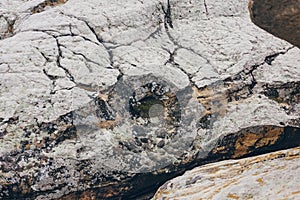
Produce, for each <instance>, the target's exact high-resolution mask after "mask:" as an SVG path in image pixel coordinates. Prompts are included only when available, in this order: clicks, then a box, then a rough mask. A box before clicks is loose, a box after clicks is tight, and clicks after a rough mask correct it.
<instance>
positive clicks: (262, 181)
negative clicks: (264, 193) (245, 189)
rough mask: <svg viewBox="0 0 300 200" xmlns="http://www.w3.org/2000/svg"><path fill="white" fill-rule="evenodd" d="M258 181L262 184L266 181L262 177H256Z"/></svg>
mask: <svg viewBox="0 0 300 200" xmlns="http://www.w3.org/2000/svg"><path fill="white" fill-rule="evenodd" d="M256 181H257V182H259V184H260V185H263V184H264V183H265V182H264V180H263V179H262V178H258V179H256Z"/></svg>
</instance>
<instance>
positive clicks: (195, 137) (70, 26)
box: [0, 0, 300, 199]
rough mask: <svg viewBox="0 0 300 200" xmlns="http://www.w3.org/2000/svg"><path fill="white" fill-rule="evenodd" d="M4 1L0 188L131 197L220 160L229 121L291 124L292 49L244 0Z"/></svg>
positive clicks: (294, 105) (294, 98)
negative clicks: (255, 18) (252, 15)
mask: <svg viewBox="0 0 300 200" xmlns="http://www.w3.org/2000/svg"><path fill="white" fill-rule="evenodd" d="M55 2H56V3H55ZM0 9H1V10H0V12H1V13H0V16H12V19H13V20H15V22H14V26H13V29H12V33H11V34H9V35H6V36H5V37H3V38H1V40H0V55H1V56H0V73H1V76H0V85H1V87H0V94H1V96H0V119H1V120H0V145H1V146H0V157H1V168H0V183H1V184H0V185H1V188H0V197H1V198H10V199H11V198H12V199H13V198H20V197H22V198H23V197H26V198H35V199H54V198H83V197H84V196H85V195H88V196H89V197H90V198H92V196H96V197H97V198H99V199H103V198H109V197H111V198H114V197H116V196H119V197H120V196H124V198H125V197H126V195H129V196H130V195H131V194H134V193H136V194H137V195H138V192H137V191H138V190H143V189H145V190H146V189H147V190H149V188H152V187H154V185H156V180H154V178H153V177H158V180H159V181H160V182H161V181H164V180H166V177H168V176H169V175H171V174H172V173H173V175H174V173H175V174H178V173H181V172H182V170H185V168H184V167H185V166H186V165H189V166H193V163H195V162H196V163H197V162H198V161H199V162H200V161H202V160H201V159H206V162H209V161H210V160H214V159H212V157H213V156H212V155H211V152H213V151H214V148H215V147H216V146H217V145H219V143H220V141H222V138H224V137H225V138H226V136H230V134H232V133H237V134H238V133H240V132H243V130H244V129H247V128H249V127H250V128H251V127H258V128H257V129H255V130H258V131H257V135H258V137H257V138H261V137H262V138H263V137H264V136H265V134H263V133H260V132H259V131H260V130H265V129H264V128H265V126H269V125H273V126H275V127H281V128H282V127H292V130H293V131H294V132H297V131H299V130H298V128H299V126H300V124H299V114H298V113H299V108H300V106H299V95H298V94H299V92H298V91H299V90H298V89H299V88H298V85H299V84H298V82H299V78H300V77H299V73H298V71H299V70H297V69H298V68H299V62H298V60H297V58H298V57H297V55H298V54H299V49H297V48H295V47H292V46H291V45H290V44H288V43H287V42H285V41H282V40H280V39H278V38H275V37H274V36H272V35H270V34H268V33H266V32H264V31H262V30H260V29H259V28H257V27H256V26H255V25H253V24H252V23H251V21H250V19H249V17H248V11H247V2H246V1H237V0H232V1H229V2H228V3H226V5H225V4H224V3H223V2H222V1H204V2H199V1H171V2H169V4H168V3H167V2H159V1H135V0H130V1H126V2H122V3H120V2H119V1H101V2H100V1H95V0H87V1H84V2H83V1H79V0H69V1H36V0H34V1H26V2H24V1H13V2H11V1H1V2H0ZM2 13H4V14H2ZM0 19H3V17H2V18H1V17H0ZM5 19H8V18H5ZM5 21H7V20H5ZM5 21H4V20H2V21H1V22H0V23H1V24H5ZM0 26H1V27H5V25H4V26H3V25H0ZM3 30H4V32H5V29H3V28H0V33H1V34H2V33H3ZM286 60H288V61H286ZM270 66H271V67H272V70H271V69H270ZM274 90H276V92H274ZM270 91H271V92H270ZM272 91H273V92H272ZM274 94H275V95H274ZM286 94H288V95H289V98H286V97H285V96H286ZM272 130H273V129H272ZM276 130H277V129H276ZM293 131H290V132H284V130H281V129H280V131H277V132H276V133H277V134H276V137H275V136H274V138H275V139H274V141H277V140H278V138H280V135H285V136H286V137H288V136H287V135H289V134H290V135H293V133H294V132H293ZM293 137H296V136H295V135H293ZM257 138H256V139H257ZM236 139H237V138H235V140H232V141H234V142H236ZM255 141H256V140H255ZM234 144H235V143H234ZM274 144H277V143H276V142H274ZM286 145H287V146H280V145H279V146H278V147H274V148H286V147H289V145H290V146H291V145H295V144H294V143H293V144H290V143H286ZM233 146H234V145H233ZM250 146H251V145H250ZM262 146H268V143H267V142H266V143H264V144H263V145H262ZM264 151H265V150H264ZM266 151H267V150H266ZM248 154H249V152H248V151H242V153H241V154H234V155H239V156H245V155H248ZM230 156H231V157H232V156H233V155H231V154H230ZM230 156H229V157H230ZM218 159H221V157H220V158H218ZM147 178H149V179H151V180H152V181H148V182H147V183H145V185H141V184H139V183H140V182H141V181H142V180H145V179H147ZM144 182H146V181H144ZM141 188H142V189H141ZM129 196H127V197H128V198H129ZM130 197H131V196H130Z"/></svg>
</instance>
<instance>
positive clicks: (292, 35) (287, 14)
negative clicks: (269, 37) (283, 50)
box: [249, 0, 300, 47]
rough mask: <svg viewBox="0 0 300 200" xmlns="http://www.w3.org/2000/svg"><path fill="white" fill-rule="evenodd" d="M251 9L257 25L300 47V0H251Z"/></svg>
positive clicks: (252, 17)
mask: <svg viewBox="0 0 300 200" xmlns="http://www.w3.org/2000/svg"><path fill="white" fill-rule="evenodd" d="M249 10H250V16H251V19H252V21H253V22H254V23H255V24H256V25H257V26H259V27H261V28H262V29H264V30H266V31H268V32H270V33H272V34H273V35H275V36H277V37H279V38H282V39H284V40H286V41H288V42H290V43H291V44H293V45H295V46H298V47H300V1H299V0H293V1H288V0H284V1H276V0H267V1H266V0H250V1H249Z"/></svg>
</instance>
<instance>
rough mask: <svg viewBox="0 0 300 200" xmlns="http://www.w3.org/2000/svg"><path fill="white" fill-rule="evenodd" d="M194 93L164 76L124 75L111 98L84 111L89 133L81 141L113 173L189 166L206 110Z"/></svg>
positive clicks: (84, 132) (83, 133) (189, 88)
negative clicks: (174, 165)
mask: <svg viewBox="0 0 300 200" xmlns="http://www.w3.org/2000/svg"><path fill="white" fill-rule="evenodd" d="M192 94H193V90H192V88H191V86H188V87H185V88H177V87H176V86H175V84H173V83H172V82H171V81H168V80H164V79H163V78H162V77H157V76H153V75H145V76H127V77H126V76H125V77H124V76H123V77H122V78H121V79H120V80H119V81H118V83H117V84H116V85H115V86H114V88H113V89H112V90H111V91H110V92H109V95H108V96H106V97H105V98H103V96H101V95H99V96H98V97H97V98H96V100H95V102H94V104H92V106H90V107H89V109H86V107H85V110H81V111H80V112H82V113H83V115H85V117H84V118H82V117H81V119H80V120H79V121H80V122H84V123H83V124H84V125H81V127H83V128H85V129H88V130H85V129H82V131H81V133H80V134H81V136H80V138H81V141H82V143H84V145H86V146H89V148H90V149H91V150H90V151H92V152H93V153H92V154H91V153H90V152H88V153H87V154H88V155H90V156H91V157H92V158H93V159H95V160H98V161H99V165H102V166H103V165H105V166H107V167H108V168H109V170H117V171H127V172H135V173H138V172H148V171H157V170H159V169H163V168H165V167H166V166H170V165H173V164H174V163H180V162H188V161H189V160H191V159H192V158H193V157H194V156H195V155H196V154H197V149H195V143H194V142H195V140H196V137H197V119H199V118H200V117H201V114H202V111H203V110H202V107H201V105H200V104H199V102H198V101H197V99H196V98H193V97H192ZM86 123H89V124H92V125H88V126H87V125H86ZM77 124H78V123H77ZM78 125H79V124H78ZM78 127H79V126H78ZM89 127H90V128H89ZM87 149H88V148H87ZM108 165H109V166H108Z"/></svg>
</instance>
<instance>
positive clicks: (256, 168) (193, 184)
mask: <svg viewBox="0 0 300 200" xmlns="http://www.w3.org/2000/svg"><path fill="white" fill-rule="evenodd" d="M299 176H300V148H299V147H298V148H293V149H288V150H284V151H277V152H273V153H269V154H265V155H260V156H255V157H250V158H244V159H239V160H226V161H222V162H218V163H213V164H208V165H204V166H201V167H197V168H194V169H193V170H190V171H187V172H186V173H185V174H184V175H183V176H179V177H176V178H175V179H172V180H171V181H168V182H166V183H165V184H164V185H162V186H161V187H160V189H159V190H158V191H157V192H156V194H155V196H154V197H153V199H157V200H158V199H164V200H167V199H191V200H193V199H299V198H300V190H299V188H300V183H299V180H298V177H299Z"/></svg>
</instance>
